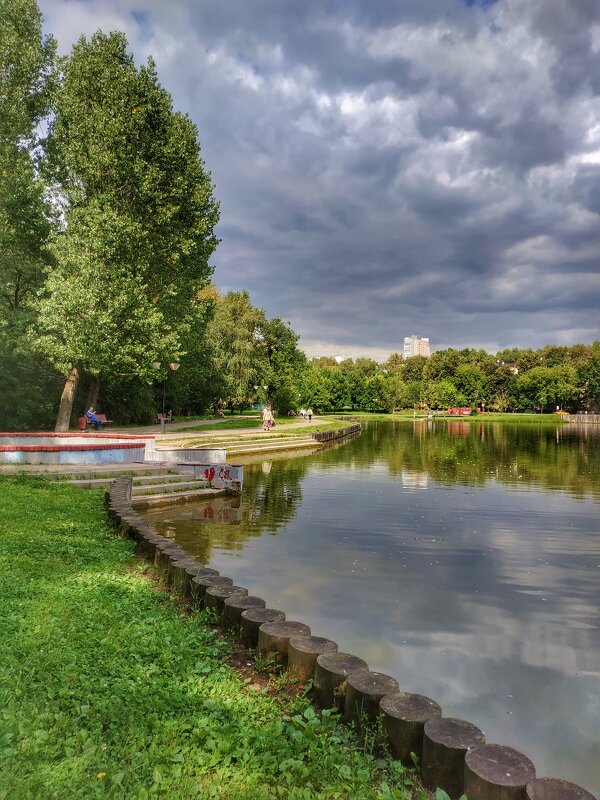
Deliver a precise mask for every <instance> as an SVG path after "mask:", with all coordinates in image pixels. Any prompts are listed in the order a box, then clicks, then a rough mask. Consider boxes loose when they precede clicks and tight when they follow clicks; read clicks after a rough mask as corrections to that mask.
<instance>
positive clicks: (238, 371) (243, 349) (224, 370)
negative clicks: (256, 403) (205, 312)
mask: <svg viewBox="0 0 600 800" xmlns="http://www.w3.org/2000/svg"><path fill="white" fill-rule="evenodd" d="M264 323H265V316H264V313H263V312H262V311H261V310H260V309H259V308H256V307H255V306H253V305H252V303H251V302H250V295H249V294H248V292H247V291H243V292H228V294H226V295H225V297H224V298H223V299H222V300H221V301H220V302H218V303H217V305H216V308H215V313H214V317H213V319H212V320H211V322H210V323H209V325H208V327H207V330H206V338H207V342H208V344H209V346H210V348H211V350H212V364H213V369H212V379H211V385H212V387H211V388H212V401H213V405H214V406H215V410H216V409H218V408H219V407H220V406H221V405H223V404H229V405H232V406H238V407H241V406H243V405H244V404H246V403H248V402H249V400H250V399H251V398H252V397H253V396H255V395H256V391H257V390H255V389H254V386H255V385H256V386H259V385H260V386H262V383H261V379H262V376H263V374H264V372H265V369H266V359H265V355H264V348H262V347H261V346H260V345H261V343H262V334H261V332H260V331H261V327H262V325H264Z"/></svg>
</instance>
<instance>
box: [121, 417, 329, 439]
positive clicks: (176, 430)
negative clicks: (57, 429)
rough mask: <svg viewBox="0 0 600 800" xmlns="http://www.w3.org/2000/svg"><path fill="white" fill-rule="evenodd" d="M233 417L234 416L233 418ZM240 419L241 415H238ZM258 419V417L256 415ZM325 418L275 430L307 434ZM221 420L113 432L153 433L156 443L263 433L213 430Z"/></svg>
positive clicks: (257, 431) (324, 420)
mask: <svg viewBox="0 0 600 800" xmlns="http://www.w3.org/2000/svg"><path fill="white" fill-rule="evenodd" d="M230 419H232V418H231V417H227V420H228V421H229V420H230ZM233 419H235V417H234V418H233ZM240 419H242V417H240ZM243 419H253V418H252V417H244V418H243ZM256 419H259V417H256ZM326 421H327V420H326V419H324V418H319V417H313V420H312V422H307V421H305V420H302V419H299V420H298V421H297V422H286V423H285V424H284V425H277V424H276V425H275V431H276V432H277V433H282V432H284V431H289V430H298V429H302V430H305V431H306V433H307V435H308V434H309V433H310V430H311V428H312V427H313V426H314V425H316V424H318V423H319V422H326ZM219 422H223V419H221V418H218V419H203V420H191V421H190V420H188V421H187V422H173V423H169V424H168V425H167V432H166V433H164V434H163V433H161V432H160V425H131V426H123V427H122V426H119V427H118V428H115V429H114V432H115V433H122V434H126V435H127V436H148V435H153V436H156V443H157V444H164V443H165V442H168V441H169V440H170V439H198V438H201V437H203V436H207V437H208V436H215V435H221V434H222V435H223V436H235V437H236V438H237V437H238V436H239V437H240V438H244V437H246V436H257V435H258V434H260V433H263V430H262V428H260V427H258V428H225V429H217V430H214V426H215V425H216V424H217V423H219ZM192 427H193V428H198V427H202V428H206V430H205V431H202V430H194V431H186V430H185V428H192ZM106 432H107V433H108V432H109V429H108V428H107V429H106Z"/></svg>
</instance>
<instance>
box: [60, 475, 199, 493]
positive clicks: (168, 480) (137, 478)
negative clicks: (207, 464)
mask: <svg viewBox="0 0 600 800" xmlns="http://www.w3.org/2000/svg"><path fill="white" fill-rule="evenodd" d="M115 477H118V476H116V475H112V476H108V477H104V478H77V479H75V480H68V481H67V482H68V483H70V484H71V486H78V487H79V488H80V489H107V488H108V487H109V486H110V485H111V483H112V482H113V481H114V479H115ZM132 477H133V486H134V487H136V486H140V487H143V486H145V485H147V484H148V483H150V484H160V485H161V486H163V485H165V484H168V485H175V486H177V485H179V484H180V483H184V482H187V481H188V480H189V476H188V475H183V474H180V473H177V472H173V473H171V472H155V473H153V474H152V475H134V476H132Z"/></svg>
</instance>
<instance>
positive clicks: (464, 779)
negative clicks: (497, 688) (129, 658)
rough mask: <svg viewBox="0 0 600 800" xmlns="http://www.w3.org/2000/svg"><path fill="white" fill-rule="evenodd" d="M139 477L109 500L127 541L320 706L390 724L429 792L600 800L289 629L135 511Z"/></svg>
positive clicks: (398, 752) (396, 745)
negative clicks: (541, 772)
mask: <svg viewBox="0 0 600 800" xmlns="http://www.w3.org/2000/svg"><path fill="white" fill-rule="evenodd" d="M131 483H132V479H131V478H117V479H116V480H115V481H114V482H113V484H112V486H111V488H110V490H109V491H108V492H107V493H106V500H105V501H106V507H107V515H108V518H109V520H110V521H111V523H112V524H113V525H114V527H115V528H116V530H117V531H118V534H119V535H120V536H127V537H129V538H131V539H133V540H134V541H135V542H136V551H137V552H138V553H140V554H141V555H143V556H144V557H145V558H147V559H148V560H149V561H151V562H152V563H154V564H155V565H156V566H157V567H159V568H160V569H162V570H163V571H164V572H165V573H166V582H167V585H168V586H169V587H170V588H171V589H172V590H173V591H175V592H177V593H179V594H180V595H182V596H183V597H184V598H186V599H187V600H188V602H189V603H190V605H191V606H192V607H193V608H196V609H201V608H210V609H212V610H213V612H214V613H215V615H216V617H217V621H218V622H219V624H220V625H222V626H223V627H224V628H227V629H231V630H233V631H235V632H236V633H237V635H238V638H239V641H240V642H241V644H242V645H243V646H244V647H247V648H256V649H257V652H259V653H260V654H261V655H263V656H264V657H269V658H274V659H276V660H277V661H278V662H279V663H280V664H282V665H283V666H284V667H287V668H288V670H289V673H290V676H292V677H294V678H296V680H298V681H301V682H304V683H306V682H307V681H309V680H312V681H313V689H312V694H313V700H314V702H315V704H316V705H317V706H319V707H321V708H332V707H335V708H337V709H338V711H339V712H340V714H341V715H342V718H343V719H344V721H346V722H348V723H352V724H354V725H355V726H356V727H357V728H359V729H360V727H361V726H363V725H365V724H375V723H381V724H380V727H381V730H382V731H383V736H384V738H385V744H386V745H387V747H388V748H389V750H390V752H391V754H392V756H393V757H394V758H396V759H398V760H400V761H402V762H403V763H404V764H406V765H408V766H410V765H412V763H413V757H416V759H417V760H418V764H419V767H420V772H421V779H422V781H423V784H424V786H425V787H427V788H428V789H431V790H435V789H437V788H440V789H443V790H444V791H446V792H447V794H448V795H449V796H450V798H451V800H457V798H459V797H460V796H461V795H462V794H463V793H465V794H466V795H467V796H468V798H469V800H595V799H594V797H593V795H592V794H590V793H589V792H587V791H586V790H585V789H583V788H581V787H580V786H577V785H575V784H573V783H569V782H568V781H563V780H559V779H558V778H538V777H536V772H535V767H534V765H533V763H532V762H531V761H530V760H529V759H528V758H527V756H525V755H523V753H519V752H518V751H517V750H514V749H513V748H512V747H507V746H504V745H499V744H487V743H486V738H485V735H484V734H483V732H482V731H481V730H479V728H477V727H476V726H475V725H472V724H471V723H470V722H467V721H465V720H459V719H452V718H446V717H444V716H442V709H441V708H440V706H439V705H438V704H437V703H436V702H435V700H432V699H431V698H429V697H425V696H423V695H420V694H411V693H407V692H403V691H401V689H400V687H399V686H398V682H397V681H396V680H395V679H394V678H392V677H391V676H390V675H384V674H383V673H380V672H373V671H371V670H369V667H368V664H367V663H366V661H363V660H362V659H361V658H358V656H355V655H352V654H350V653H339V652H337V648H338V646H337V644H336V643H335V642H333V641H331V640H330V639H324V638H322V637H318V636H312V635H311V630H310V628H309V627H308V625H305V624H304V623H302V622H293V621H289V620H286V616H285V614H284V612H283V611H279V610H276V609H270V608H266V607H265V606H266V604H265V601H264V600H263V599H262V598H260V597H254V596H249V595H248V590H247V589H244V588H243V587H241V586H235V585H234V583H233V580H232V579H231V578H228V577H225V576H223V575H219V573H218V571H217V570H214V569H211V568H210V567H205V566H203V565H202V564H199V563H198V562H197V561H196V560H195V559H194V558H193V557H192V556H190V554H189V553H187V552H186V551H185V550H184V549H183V548H182V547H180V546H179V545H178V544H177V543H175V542H174V541H173V540H171V539H168V538H167V537H164V536H161V535H160V534H158V533H157V532H156V531H155V530H154V529H153V528H151V527H150V526H149V525H148V524H147V523H146V522H145V521H144V520H143V519H142V518H141V517H140V516H139V514H137V512H136V511H134V510H133V508H132V506H131Z"/></svg>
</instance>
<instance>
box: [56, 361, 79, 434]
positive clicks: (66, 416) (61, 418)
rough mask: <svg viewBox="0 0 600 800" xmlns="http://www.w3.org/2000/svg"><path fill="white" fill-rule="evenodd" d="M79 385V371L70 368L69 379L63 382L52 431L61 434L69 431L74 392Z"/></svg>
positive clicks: (75, 368)
mask: <svg viewBox="0 0 600 800" xmlns="http://www.w3.org/2000/svg"><path fill="white" fill-rule="evenodd" d="M78 383H79V370H78V368H77V367H71V371H70V372H69V377H68V378H67V380H66V381H65V388H64V389H63V392H62V395H61V398H60V405H59V407H58V415H57V417H56V425H55V426H54V430H55V431H57V432H59V433H62V432H63V431H68V430H69V422H70V420H71V411H72V410H73V400H74V399H75V392H76V391H77V385H78Z"/></svg>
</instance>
